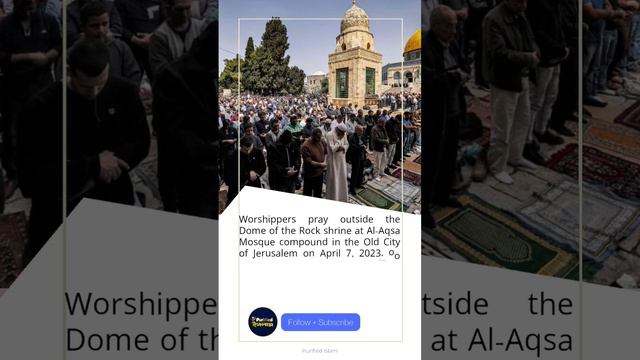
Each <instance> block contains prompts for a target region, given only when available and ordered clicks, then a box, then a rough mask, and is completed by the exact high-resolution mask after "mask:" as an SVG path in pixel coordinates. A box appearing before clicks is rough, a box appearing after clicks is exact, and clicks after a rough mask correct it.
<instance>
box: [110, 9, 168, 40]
mask: <svg viewBox="0 0 640 360" xmlns="http://www.w3.org/2000/svg"><path fill="white" fill-rule="evenodd" d="M115 5H116V8H117V9H118V13H119V14H120V19H121V20H122V40H124V41H126V42H130V41H131V38H132V37H133V36H134V35H136V34H137V33H148V34H151V33H153V32H154V31H155V30H156V29H157V28H158V27H159V26H160V25H161V24H162V23H163V22H164V20H165V19H166V17H167V14H166V13H167V11H166V6H165V1H163V0H135V1H132V0H115Z"/></svg>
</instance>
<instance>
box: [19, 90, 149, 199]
mask: <svg viewBox="0 0 640 360" xmlns="http://www.w3.org/2000/svg"><path fill="white" fill-rule="evenodd" d="M61 106H62V85H61V83H60V82H56V83H54V84H52V85H51V86H50V87H48V88H47V89H46V90H44V91H43V92H41V93H40V94H38V95H36V96H35V97H34V98H33V100H32V101H31V103H30V105H29V106H28V110H27V111H26V112H25V113H24V116H23V119H22V120H23V121H22V124H21V130H20V133H19V136H20V141H21V142H20V143H21V147H20V149H19V150H20V169H21V171H20V174H21V176H22V177H21V182H23V185H24V186H25V187H26V188H27V189H28V190H29V192H30V193H31V194H33V198H34V201H36V198H39V197H46V198H48V199H51V200H53V199H55V200H56V201H61V199H62V194H61V190H60V188H61V185H62V160H61V159H60V153H59V152H58V151H57V150H56V149H61V148H62V139H61V137H60V136H59V134H60V133H61V132H62V116H61V114H62V109H61ZM67 109H68V110H67V192H68V203H69V207H68V209H69V211H71V210H73V207H74V206H75V205H76V204H77V203H79V202H80V200H81V199H82V198H83V197H89V198H93V199H98V200H104V201H110V202H117V203H122V204H130V205H133V203H134V199H133V184H132V183H131V179H130V178H129V175H128V174H127V173H126V172H123V174H122V175H121V176H120V177H119V178H118V179H117V180H115V181H114V182H112V183H110V184H106V183H103V182H102V181H100V180H99V175H100V161H99V154H100V153H101V152H103V151H105V150H108V151H111V152H113V153H114V154H115V156H117V157H118V158H120V159H122V160H124V161H125V162H126V163H127V164H128V165H129V167H130V169H133V168H135V167H136V166H137V165H138V164H139V163H140V162H141V161H142V160H143V159H144V158H145V157H146V156H147V154H148V152H149V145H150V134H149V128H148V126H147V121H146V117H145V113H144V108H143V106H142V102H141V101H140V98H139V96H138V88H137V87H136V86H135V85H134V84H133V83H131V82H129V81H126V80H124V79H120V78H115V77H113V78H110V79H109V81H108V82H107V85H106V86H105V88H104V89H103V90H102V92H101V93H100V94H99V95H98V97H97V99H95V100H88V99H85V98H82V97H80V96H78V95H76V94H75V93H74V92H73V91H69V92H68V100H67ZM56 114H60V115H56ZM52 116H53V117H52Z"/></svg>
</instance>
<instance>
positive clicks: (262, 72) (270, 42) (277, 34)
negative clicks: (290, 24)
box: [248, 18, 289, 95]
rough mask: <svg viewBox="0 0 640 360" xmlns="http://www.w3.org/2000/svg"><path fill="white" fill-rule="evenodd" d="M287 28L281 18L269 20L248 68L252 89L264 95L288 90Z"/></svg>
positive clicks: (249, 82)
mask: <svg viewBox="0 0 640 360" xmlns="http://www.w3.org/2000/svg"><path fill="white" fill-rule="evenodd" d="M288 49H289V38H288V37H287V28H286V26H284V24H283V23H282V21H281V20H280V19H279V18H273V19H271V20H269V21H268V22H267V24H266V26H265V31H264V33H263V34H262V42H261V43H260V46H259V47H258V48H257V49H256V51H255V52H254V56H253V57H252V58H251V60H250V65H249V69H248V73H249V74H248V76H249V79H248V84H250V85H251V86H250V90H252V91H254V92H257V93H260V94H262V95H267V94H268V95H274V94H278V93H280V92H281V91H282V90H285V91H286V90H287V79H288V75H289V56H288V55H287V56H285V53H286V52H287V50H288Z"/></svg>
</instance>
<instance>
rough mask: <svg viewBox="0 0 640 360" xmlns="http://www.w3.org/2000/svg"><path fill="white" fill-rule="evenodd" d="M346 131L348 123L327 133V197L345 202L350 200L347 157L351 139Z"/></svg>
mask: <svg viewBox="0 0 640 360" xmlns="http://www.w3.org/2000/svg"><path fill="white" fill-rule="evenodd" d="M346 133H347V127H346V125H345V124H340V125H338V126H337V127H336V128H335V129H333V131H332V132H330V133H329V134H327V148H328V154H327V193H326V195H325V197H326V198H327V199H331V200H338V201H343V202H347V201H348V200H349V186H348V182H347V159H346V154H347V149H348V148H349V141H348V139H347V136H346Z"/></svg>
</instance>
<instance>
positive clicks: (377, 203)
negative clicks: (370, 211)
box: [356, 187, 404, 211]
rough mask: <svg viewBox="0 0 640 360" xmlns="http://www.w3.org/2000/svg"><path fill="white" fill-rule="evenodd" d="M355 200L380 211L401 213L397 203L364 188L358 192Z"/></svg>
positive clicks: (370, 189) (376, 191) (374, 190)
mask: <svg viewBox="0 0 640 360" xmlns="http://www.w3.org/2000/svg"><path fill="white" fill-rule="evenodd" d="M357 194H358V195H356V200H357V201H358V202H360V203H362V204H364V205H368V206H373V207H377V208H381V209H388V210H398V211H403V210H404V209H402V208H401V205H400V203H399V202H397V201H394V200H393V199H391V198H390V197H388V196H386V195H385V194H384V193H382V192H381V191H379V190H376V189H372V188H369V187H365V188H363V189H361V190H360V191H358V193H357Z"/></svg>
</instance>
